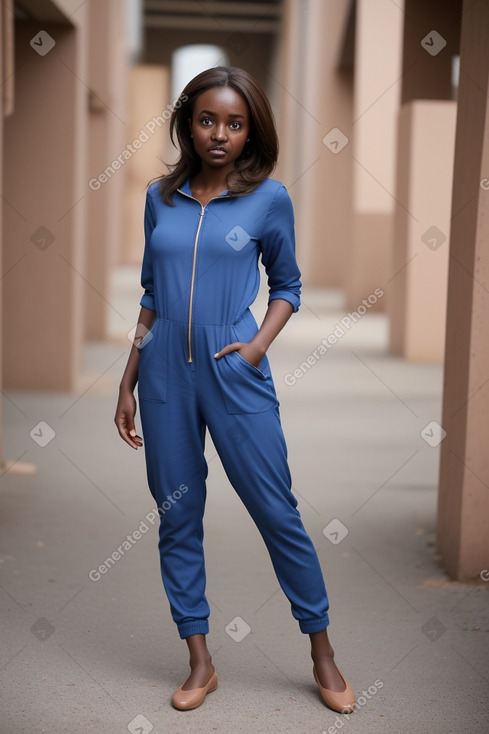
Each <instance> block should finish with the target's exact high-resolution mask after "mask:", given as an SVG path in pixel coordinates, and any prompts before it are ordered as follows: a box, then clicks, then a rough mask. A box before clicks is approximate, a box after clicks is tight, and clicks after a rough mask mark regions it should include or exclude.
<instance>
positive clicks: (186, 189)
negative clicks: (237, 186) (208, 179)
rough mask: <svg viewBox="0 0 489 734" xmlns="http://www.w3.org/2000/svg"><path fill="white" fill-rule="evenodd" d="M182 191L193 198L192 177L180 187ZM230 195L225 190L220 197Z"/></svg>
mask: <svg viewBox="0 0 489 734" xmlns="http://www.w3.org/2000/svg"><path fill="white" fill-rule="evenodd" d="M180 191H183V193H184V194H188V195H189V196H192V191H191V190H190V176H189V177H188V178H187V180H186V181H185V183H183V184H182V185H181V186H180ZM227 194H229V191H228V190H227V189H225V190H224V191H221V192H220V193H219V194H218V196H224V195H227ZM213 198H214V197H213Z"/></svg>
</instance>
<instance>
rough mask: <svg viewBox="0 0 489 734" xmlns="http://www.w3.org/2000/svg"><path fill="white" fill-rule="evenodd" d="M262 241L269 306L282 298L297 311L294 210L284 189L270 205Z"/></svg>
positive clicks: (297, 282)
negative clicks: (273, 301) (271, 302)
mask: <svg viewBox="0 0 489 734" xmlns="http://www.w3.org/2000/svg"><path fill="white" fill-rule="evenodd" d="M260 241H261V253H262V257H261V259H262V263H263V265H264V266H265V271H266V273H267V277H268V287H269V298H268V300H269V302H270V301H272V300H274V299H277V298H281V299H283V300H285V301H289V303H291V304H292V307H293V309H294V312H295V311H297V310H298V309H299V306H300V302H301V301H300V295H301V281H300V277H301V272H300V270H299V267H298V265H297V260H296V256H295V230H294V209H293V206H292V201H291V200H290V196H289V194H288V192H287V189H286V188H285V186H283V185H281V186H280V188H279V189H278V190H277V193H276V194H275V196H274V198H273V201H272V203H271V204H270V207H269V210H268V212H267V215H266V221H265V226H264V228H263V232H262V235H261V237H260Z"/></svg>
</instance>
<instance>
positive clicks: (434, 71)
mask: <svg viewBox="0 0 489 734" xmlns="http://www.w3.org/2000/svg"><path fill="white" fill-rule="evenodd" d="M405 2H406V6H405V11H406V13H405V22H404V31H403V68H402V107H401V111H400V115H399V119H398V121H397V123H396V125H397V127H398V154H397V183H396V194H395V195H396V216H395V229H394V234H393V253H392V266H391V268H390V276H389V282H388V290H387V294H388V298H387V305H388V313H389V317H390V319H389V320H390V348H391V349H392V351H393V352H394V353H395V354H398V355H400V356H403V357H405V358H407V359H412V360H418V361H423V362H441V361H442V360H443V354H444V339H445V317H446V295H447V268H448V261H447V258H448V237H449V234H450V233H449V225H450V220H451V216H452V215H451V186H452V177H453V149H454V145H455V105H456V103H455V102H454V101H450V100H452V98H453V97H454V95H455V92H454V89H453V88H452V63H453V57H454V56H455V55H456V54H458V51H459V43H460V41H459V34H460V6H461V0H448V2H444V0H433V2H430V3H426V2H424V1H423V0H405ZM435 100H438V102H435Z"/></svg>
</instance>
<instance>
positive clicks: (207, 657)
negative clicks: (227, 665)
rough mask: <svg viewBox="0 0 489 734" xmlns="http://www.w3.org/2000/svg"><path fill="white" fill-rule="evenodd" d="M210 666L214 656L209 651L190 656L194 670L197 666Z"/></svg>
mask: <svg viewBox="0 0 489 734" xmlns="http://www.w3.org/2000/svg"><path fill="white" fill-rule="evenodd" d="M210 666H212V656H211V654H210V653H209V652H208V653H203V654H201V655H191V656H190V667H191V668H192V670H194V669H195V668H206V667H210Z"/></svg>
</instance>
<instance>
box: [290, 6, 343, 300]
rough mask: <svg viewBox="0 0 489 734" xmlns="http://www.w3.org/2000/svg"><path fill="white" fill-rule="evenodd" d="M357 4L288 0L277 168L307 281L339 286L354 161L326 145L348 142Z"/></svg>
mask: <svg viewBox="0 0 489 734" xmlns="http://www.w3.org/2000/svg"><path fill="white" fill-rule="evenodd" d="M354 25H355V4H354V3H352V2H350V0H308V1H307V2H300V0H284V3H283V25H282V45H281V70H282V74H281V79H280V106H279V109H280V112H279V115H278V132H279V138H280V150H281V153H280V157H279V167H278V168H277V172H276V174H275V175H276V177H277V178H279V179H280V180H282V181H283V183H284V184H285V185H286V186H287V188H288V191H289V193H290V195H291V197H292V201H293V203H294V208H295V216H296V236H297V253H298V259H299V264H300V267H301V270H302V276H303V280H304V282H305V283H307V284H309V285H316V286H332V287H339V286H340V285H342V283H343V279H344V273H345V269H346V262H347V254H348V252H349V243H350V239H351V237H350V222H351V155H350V149H349V148H345V149H342V150H341V151H340V152H339V153H338V154H337V155H335V154H333V153H332V151H331V149H330V148H328V147H327V146H326V144H325V143H324V142H323V138H324V137H325V136H326V135H327V133H329V132H330V131H331V130H332V129H334V128H339V129H341V130H342V131H343V132H344V134H345V135H346V136H348V137H349V136H350V135H351V133H350V130H351V117H352V101H353V46H354Z"/></svg>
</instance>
